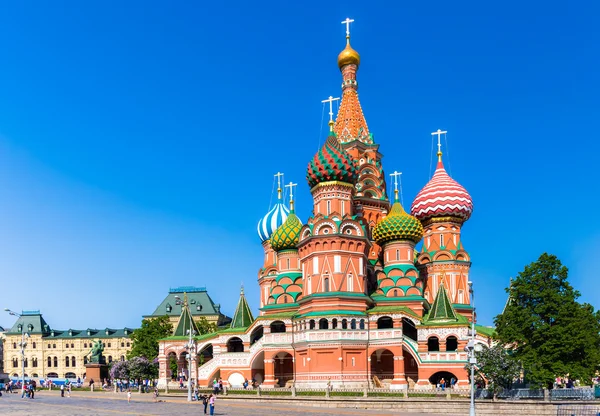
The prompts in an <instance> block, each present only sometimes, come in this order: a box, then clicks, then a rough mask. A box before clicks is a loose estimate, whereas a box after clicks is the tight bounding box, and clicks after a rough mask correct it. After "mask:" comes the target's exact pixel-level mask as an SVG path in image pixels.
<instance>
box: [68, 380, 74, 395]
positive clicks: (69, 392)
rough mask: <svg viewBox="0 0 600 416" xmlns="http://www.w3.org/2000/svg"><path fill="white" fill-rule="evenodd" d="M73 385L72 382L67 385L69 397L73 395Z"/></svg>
mask: <svg viewBox="0 0 600 416" xmlns="http://www.w3.org/2000/svg"><path fill="white" fill-rule="evenodd" d="M72 385H73V384H72V383H69V385H68V386H67V397H71V386H72Z"/></svg>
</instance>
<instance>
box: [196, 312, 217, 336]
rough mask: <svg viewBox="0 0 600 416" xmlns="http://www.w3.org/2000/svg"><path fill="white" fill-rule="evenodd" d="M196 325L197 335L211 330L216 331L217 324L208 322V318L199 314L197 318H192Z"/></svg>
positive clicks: (208, 332)
mask: <svg viewBox="0 0 600 416" xmlns="http://www.w3.org/2000/svg"><path fill="white" fill-rule="evenodd" d="M194 322H195V323H196V326H197V327H198V331H199V332H200V334H199V335H204V334H210V333H211V332H217V329H218V327H217V324H215V323H214V322H208V320H207V319H206V318H205V317H204V316H201V317H200V318H198V319H194Z"/></svg>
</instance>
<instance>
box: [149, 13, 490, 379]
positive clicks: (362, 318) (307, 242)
mask: <svg viewBox="0 0 600 416" xmlns="http://www.w3.org/2000/svg"><path fill="white" fill-rule="evenodd" d="M346 24H348V23H346ZM346 33H347V35H346V47H345V48H344V49H343V50H342V52H341V53H340V54H339V55H338V66H339V69H340V71H341V74H342V97H341V102H340V105H339V110H338V114H337V118H336V120H335V122H334V121H333V120H331V121H330V123H329V134H328V137H327V139H326V140H325V143H324V144H323V146H322V147H321V148H320V150H319V151H318V152H317V153H316V154H315V155H314V157H313V158H312V160H311V161H309V163H308V168H307V173H306V180H307V182H308V185H309V187H310V192H311V194H312V197H313V212H312V215H311V216H310V217H309V218H308V219H307V220H306V223H304V224H303V223H302V221H301V219H300V218H299V217H298V216H297V215H296V213H295V210H294V201H293V187H292V186H290V189H289V195H290V201H289V208H288V207H287V206H286V205H285V203H284V201H283V200H282V188H281V181H280V180H279V179H280V177H281V176H280V175H281V174H278V175H276V176H277V179H278V183H279V185H278V190H277V196H278V199H277V203H276V204H275V206H274V207H273V208H272V209H271V210H270V211H269V212H268V213H267V214H266V215H265V216H264V218H262V219H261V220H260V221H259V223H258V234H259V237H260V239H261V241H262V246H263V248H264V261H263V266H262V268H260V270H259V272H258V284H259V286H260V315H259V316H258V317H257V318H254V317H253V315H252V312H251V310H250V308H249V306H248V304H247V301H246V298H245V295H244V292H243V290H242V292H241V295H240V300H239V303H238V307H237V309H236V312H235V314H234V316H233V319H232V322H231V325H230V326H229V327H228V328H225V329H220V330H219V331H218V332H216V333H211V334H205V335H196V336H194V342H193V345H191V346H190V345H189V341H188V335H189V331H190V330H191V331H193V332H192V333H194V332H195V331H197V329H196V328H195V323H194V321H193V319H192V318H191V315H190V313H189V308H188V305H187V303H186V301H185V300H184V307H183V309H182V310H183V312H182V316H181V318H180V320H179V322H178V324H177V327H176V329H175V332H174V335H173V336H172V337H170V338H167V339H165V340H162V341H161V343H160V355H159V363H160V370H159V377H160V382H161V383H166V382H167V380H169V379H170V378H171V377H172V376H173V374H172V370H171V369H170V363H171V362H172V361H174V360H173V359H172V358H171V357H173V358H174V359H175V360H176V361H177V365H178V373H179V372H185V373H186V374H188V375H189V376H190V377H191V378H192V380H194V381H196V380H197V382H198V383H199V385H200V386H207V385H209V384H210V383H211V382H212V380H214V379H215V378H217V379H218V378H222V379H223V381H224V382H225V384H226V385H229V386H232V387H236V386H237V387H239V386H241V385H242V384H243V383H244V381H245V380H254V381H255V383H256V384H260V385H261V387H265V388H268V387H277V386H279V387H285V386H288V387H289V386H290V385H291V384H292V383H293V384H294V385H295V386H297V387H312V388H318V387H325V386H332V387H334V388H339V387H348V388H350V387H366V386H373V385H374V383H375V384H376V385H378V386H386V387H389V388H392V389H394V388H396V389H398V388H407V387H411V388H412V387H414V388H425V387H428V386H431V385H432V384H436V383H437V382H438V381H439V379H440V378H442V377H443V378H445V380H448V381H449V380H450V379H451V378H454V379H455V380H456V381H457V385H458V386H465V385H467V384H468V374H467V372H466V370H465V364H466V363H467V360H468V355H467V352H466V351H465V346H466V345H467V343H468V342H469V340H470V338H471V334H470V327H471V320H472V319H473V318H474V315H475V314H474V309H473V308H472V304H471V290H470V289H471V282H470V279H469V269H470V265H471V261H470V260H471V259H470V256H469V253H468V252H467V251H466V250H465V248H464V247H463V243H462V234H461V230H462V226H463V224H464V223H465V222H466V221H467V220H468V219H469V217H470V216H471V213H472V211H473V202H472V200H471V196H470V195H469V193H468V192H467V191H466V190H465V188H464V187H462V186H461V185H460V184H459V183H458V182H456V181H455V180H454V179H452V178H451V177H450V176H449V175H448V173H447V172H446V170H445V169H444V164H443V160H442V151H441V146H440V145H439V132H438V153H437V167H436V170H435V173H434V175H433V177H432V178H431V180H430V181H429V182H428V183H427V184H426V185H425V186H424V187H423V189H422V190H421V191H420V192H419V193H418V194H417V196H416V198H415V200H414V201H413V203H412V205H411V208H410V213H408V212H406V210H405V209H404V207H403V206H402V204H401V202H400V200H399V197H398V187H397V182H396V186H395V189H394V197H393V201H390V199H389V198H388V192H387V189H386V181H385V174H384V169H383V165H382V154H381V153H380V152H379V145H378V144H377V143H375V141H374V139H373V134H372V133H371V132H370V130H369V127H368V126H367V122H366V119H365V116H364V114H363V111H362V108H361V105H360V101H359V99H358V82H357V72H358V68H359V66H360V55H359V54H358V52H356V51H355V50H354V49H353V48H352V47H351V45H350V36H349V32H348V31H347V32H346ZM330 99H331V97H330ZM330 105H331V101H330ZM330 108H331V107H330ZM396 175H397V174H396ZM392 176H393V177H395V178H396V180H397V176H395V175H392ZM291 185H293V184H291ZM419 243H422V244H421V247H420V249H417V247H416V246H417V244H419ZM489 335H490V329H489V328H486V327H482V326H478V325H477V326H476V342H480V343H485V344H488V343H489V341H490V339H489ZM190 347H191V349H192V350H195V352H196V354H192V357H191V367H190V368H191V371H188V370H187V367H188V361H186V358H185V357H186V354H187V351H188V350H189V349H190Z"/></svg>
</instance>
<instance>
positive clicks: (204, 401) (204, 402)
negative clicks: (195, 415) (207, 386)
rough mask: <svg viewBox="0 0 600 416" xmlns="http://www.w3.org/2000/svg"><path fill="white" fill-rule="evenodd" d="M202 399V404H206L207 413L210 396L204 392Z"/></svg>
mask: <svg viewBox="0 0 600 416" xmlns="http://www.w3.org/2000/svg"><path fill="white" fill-rule="evenodd" d="M201 399H202V404H203V405H204V414H206V408H207V407H208V396H207V395H206V394H203V395H202V397H201Z"/></svg>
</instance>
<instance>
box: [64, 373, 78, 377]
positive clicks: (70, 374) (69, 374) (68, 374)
mask: <svg viewBox="0 0 600 416" xmlns="http://www.w3.org/2000/svg"><path fill="white" fill-rule="evenodd" d="M65 378H77V376H76V375H75V373H67V374H65Z"/></svg>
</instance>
